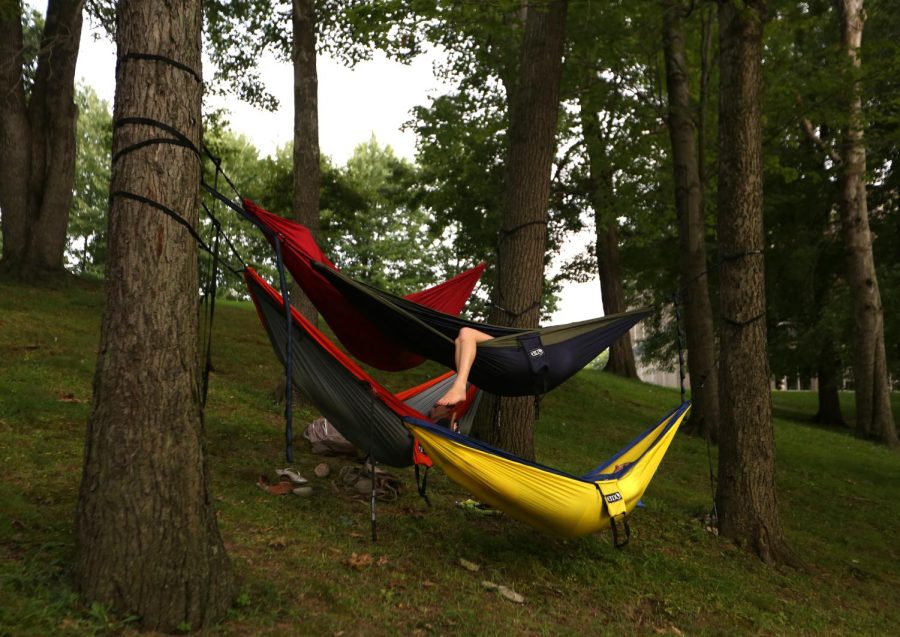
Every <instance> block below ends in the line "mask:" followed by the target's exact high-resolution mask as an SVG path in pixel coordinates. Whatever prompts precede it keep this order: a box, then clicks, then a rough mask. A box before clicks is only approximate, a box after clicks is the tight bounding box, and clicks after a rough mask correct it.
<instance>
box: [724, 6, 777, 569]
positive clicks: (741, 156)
mask: <svg viewBox="0 0 900 637" xmlns="http://www.w3.org/2000/svg"><path fill="white" fill-rule="evenodd" d="M736 4H738V3H737V2H736V0H729V1H726V2H721V3H720V4H719V50H720V78H719V82H720V84H719V189H718V202H717V204H718V214H719V224H718V234H719V251H720V256H721V259H722V266H721V277H722V279H721V291H720V295H721V299H720V303H721V316H722V327H721V362H720V365H719V370H720V381H721V382H720V390H721V405H720V409H721V422H720V427H719V450H720V451H719V483H718V492H717V494H716V504H717V509H718V514H719V530H720V533H721V534H722V535H723V536H724V537H727V538H731V539H733V540H735V541H737V542H739V543H741V544H746V545H748V546H750V547H751V548H752V549H754V550H755V551H756V553H757V554H758V555H759V556H760V558H761V559H763V560H764V561H766V562H767V563H776V562H779V561H782V560H784V559H787V558H788V557H789V553H788V550H787V547H786V544H785V541H784V534H783V531H782V528H781V520H780V518H779V515H778V506H777V502H776V496H775V436H774V430H773V427H772V408H771V396H770V393H769V369H768V359H767V357H766V321H765V313H766V297H765V278H764V270H763V266H764V260H763V207H762V205H763V199H762V196H763V193H762V139H761V131H760V128H761V113H760V74H761V59H762V36H763V19H764V12H765V2H764V1H761V0H755V1H752V0H749V1H746V2H741V3H739V4H740V6H735V5H736Z"/></svg>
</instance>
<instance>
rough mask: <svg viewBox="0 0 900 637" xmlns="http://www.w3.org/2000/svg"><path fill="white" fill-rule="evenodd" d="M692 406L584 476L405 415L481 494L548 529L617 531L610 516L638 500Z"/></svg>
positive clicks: (431, 451)
mask: <svg viewBox="0 0 900 637" xmlns="http://www.w3.org/2000/svg"><path fill="white" fill-rule="evenodd" d="M689 409H690V403H689V402H685V403H683V404H682V405H680V406H679V407H677V408H676V409H675V410H673V411H672V412H671V413H669V414H668V415H667V416H665V417H664V418H663V419H662V420H661V421H659V422H658V423H657V424H656V425H654V426H652V427H650V428H649V429H648V430H647V431H645V432H644V433H642V434H641V435H640V436H638V437H637V438H635V439H634V440H632V441H631V442H630V443H629V444H628V446H626V447H625V448H624V449H622V450H621V451H620V452H619V453H617V454H616V455H615V456H613V457H612V458H611V459H610V460H608V461H607V462H605V463H604V464H602V465H600V466H599V467H597V468H596V469H594V470H593V471H591V472H590V473H587V474H585V475H583V476H581V477H577V476H573V475H569V474H567V473H563V472H562V471H558V470H556V469H552V468H550V467H545V466H543V465H539V464H537V463H534V462H529V461H527V460H523V459H521V458H517V457H516V456H513V455H512V454H509V453H506V452H504V451H502V450H499V449H496V448H494V447H491V446H490V445H487V444H485V443H483V442H480V441H478V440H474V439H471V438H468V437H466V436H463V435H461V434H458V433H454V432H452V431H449V430H447V429H444V428H441V427H438V426H435V425H433V424H431V423H428V422H425V421H422V420H419V419H416V418H405V419H404V420H405V422H406V426H407V428H409V430H410V431H411V432H412V434H413V436H415V437H416V439H417V440H418V441H419V443H421V445H422V447H423V448H424V450H425V452H426V453H427V454H428V456H429V457H430V458H431V459H432V461H433V462H434V464H436V465H437V466H438V467H440V468H441V470H442V471H443V472H444V473H446V474H447V476H448V477H449V478H450V479H451V480H453V481H454V482H456V483H457V484H459V485H460V486H461V487H463V488H465V489H466V490H467V491H469V492H470V493H472V495H473V496H474V497H475V498H476V499H478V500H479V501H481V502H484V503H485V504H489V505H490V506H492V507H494V508H497V509H499V510H501V511H503V512H504V513H506V514H507V515H509V516H510V517H513V518H515V519H517V520H520V521H522V522H524V523H525V524H528V525H530V526H532V527H534V528H536V529H538V530H540V531H543V532H545V533H547V534H550V535H557V536H561V537H577V536H579V535H585V534H588V533H594V532H596V531H600V530H602V529H605V528H607V527H609V526H612V528H613V533H614V535H615V534H616V533H617V526H616V524H612V525H611V524H610V522H611V520H612V521H614V522H620V521H622V522H624V521H625V518H626V516H627V515H628V514H630V513H631V512H632V511H633V510H634V508H635V507H636V506H637V503H638V501H639V500H640V499H641V496H643V495H644V491H645V490H646V489H647V486H648V485H649V484H650V480H652V479H653V475H654V474H655V473H656V469H657V468H658V467H659V463H660V462H661V461H662V458H663V456H664V455H665V453H666V451H667V450H668V448H669V445H670V444H671V442H672V438H674V436H675V432H676V431H677V430H678V426H679V425H680V424H681V422H682V421H683V420H684V417H685V415H686V414H687V412H688V410H689ZM626 531H627V525H626ZM625 542H627V539H626V540H625ZM625 542H622V543H621V544H620V543H619V541H618V538H617V539H616V543H617V545H624V543H625Z"/></svg>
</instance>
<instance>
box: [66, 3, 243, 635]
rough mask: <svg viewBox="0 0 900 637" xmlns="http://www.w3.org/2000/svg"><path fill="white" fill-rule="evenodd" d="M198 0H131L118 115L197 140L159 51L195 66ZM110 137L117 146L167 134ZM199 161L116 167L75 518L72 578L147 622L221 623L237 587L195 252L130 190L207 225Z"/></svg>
mask: <svg viewBox="0 0 900 637" xmlns="http://www.w3.org/2000/svg"><path fill="white" fill-rule="evenodd" d="M200 25H201V10H200V2H199V0H181V1H176V0H170V2H167V3H161V2H123V3H121V4H120V5H119V14H118V24H117V33H116V40H117V45H118V57H119V60H120V62H119V65H118V69H117V76H116V101H115V119H116V120H118V121H121V120H122V118H126V117H144V118H149V119H153V120H156V121H159V122H161V123H164V124H167V125H169V126H172V127H174V128H175V129H177V130H179V131H181V133H182V134H184V135H185V136H186V137H187V138H188V139H189V140H190V141H191V142H192V143H193V144H194V145H195V146H196V147H198V148H199V145H200V134H201V115H200V94H201V85H200V82H199V81H198V79H196V78H195V77H193V76H192V75H191V74H189V73H187V72H185V71H184V70H183V69H181V68H178V67H176V66H173V65H171V64H168V63H166V62H164V61H157V60H146V59H123V58H124V56H125V55H126V54H128V53H143V54H152V55H160V56H164V57H166V58H169V59H171V60H174V61H176V62H178V63H181V64H184V65H186V66H188V67H190V68H191V69H196V70H197V71H199V70H200V66H201V56H200ZM159 132H160V131H159V130H158V129H156V128H154V127H149V126H136V125H125V126H122V127H119V128H116V129H115V133H114V139H113V150H114V151H120V150H122V149H125V148H128V147H129V146H131V145H133V144H136V143H138V142H141V141H143V140H148V139H152V138H154V137H157V136H159ZM199 178H200V166H199V161H198V157H197V155H195V154H193V153H192V152H190V151H189V150H188V149H186V148H183V147H181V146H175V145H171V144H158V145H150V146H147V147H144V148H141V149H138V150H136V151H135V152H130V153H127V154H125V155H123V156H121V157H120V158H119V160H118V161H117V162H116V163H115V164H114V165H113V171H112V182H111V185H110V192H111V193H114V194H113V196H112V199H111V204H110V212H109V233H108V236H109V261H108V274H107V283H106V308H105V311H104V314H103V325H102V331H101V338H100V353H99V356H98V359H97V370H96V374H95V378H94V399H93V407H92V411H91V415H90V418H89V420H88V428H87V435H86V442H85V454H84V471H83V476H82V482H81V492H80V497H79V502H78V509H77V517H76V533H77V537H76V540H77V549H78V557H77V582H78V586H79V588H80V590H81V592H82V594H83V595H84V596H85V597H86V598H87V599H89V600H96V601H99V602H101V603H103V604H108V605H110V606H111V607H112V608H114V609H115V610H116V611H118V612H120V613H122V614H123V615H129V614H133V615H137V616H139V617H140V618H141V619H140V622H141V624H142V626H143V627H144V628H147V629H151V630H160V631H166V632H172V631H175V630H182V629H183V627H184V626H186V625H189V626H190V627H191V628H194V629H197V628H200V627H203V626H209V625H210V624H212V623H213V622H215V621H217V620H218V619H220V618H221V617H222V616H223V615H224V614H225V612H226V610H227V609H228V608H229V606H230V604H231V601H232V599H233V593H234V579H233V576H232V572H231V567H230V564H229V561H228V557H227V556H226V554H225V548H224V546H223V544H222V540H221V537H220V535H219V530H218V527H217V524H216V517H215V511H214V510H213V498H212V494H211V493H210V489H209V473H208V468H207V458H206V448H205V442H204V432H203V426H204V425H203V413H202V411H201V408H200V393H199V392H200V387H199V374H198V367H199V364H198V363H199V358H198V312H197V309H198V308H197V304H198V296H197V289H198V268H197V246H196V244H195V243H194V240H193V239H192V238H191V235H190V234H189V233H188V232H187V230H186V229H185V228H184V227H183V226H182V225H180V224H179V223H177V222H176V221H175V220H173V219H172V218H170V217H169V216H167V215H166V214H164V213H163V212H161V211H160V210H159V209H157V208H156V207H153V206H150V205H147V204H146V203H139V202H137V201H134V200H132V199H130V198H128V197H127V196H123V195H122V194H121V193H133V194H134V195H137V196H140V197H146V198H148V199H150V200H153V201H155V202H157V203H159V204H162V205H163V206H166V207H168V208H169V209H171V210H172V211H174V213H175V214H177V215H179V216H180V217H181V218H183V219H184V221H186V222H187V223H188V224H190V225H192V226H194V227H196V225H197V223H198V212H197V210H198V207H197V206H198V184H199Z"/></svg>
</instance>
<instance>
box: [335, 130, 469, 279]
mask: <svg viewBox="0 0 900 637" xmlns="http://www.w3.org/2000/svg"><path fill="white" fill-rule="evenodd" d="M340 179H341V181H342V183H343V185H344V186H345V187H346V191H347V192H352V193H353V194H354V195H355V198H356V202H355V204H356V205H350V206H347V205H341V204H347V203H348V201H347V199H346V198H343V200H340V199H339V200H332V201H326V202H323V203H324V205H322V215H321V216H322V218H321V224H322V235H323V242H324V244H325V246H326V248H327V252H328V253H329V254H330V255H332V259H333V260H334V261H335V263H336V264H337V265H338V266H339V267H340V268H341V269H342V270H344V271H345V272H347V273H348V274H349V275H350V276H353V277H355V278H358V279H360V280H362V281H366V282H367V283H371V284H373V285H375V286H378V287H381V288H384V289H390V290H392V291H394V292H396V293H399V294H409V293H410V292H414V291H416V290H419V289H421V288H422V287H424V286H426V285H429V284H432V283H436V282H437V281H438V279H439V277H444V276H445V275H447V274H449V273H450V270H451V268H450V267H449V265H448V262H449V260H450V259H449V257H450V254H449V251H448V250H447V248H446V247H445V246H444V245H443V244H442V242H441V241H440V238H441V237H440V235H439V234H437V233H435V232H433V231H432V230H430V226H431V225H432V218H431V216H430V215H429V214H428V212H427V211H426V210H425V209H424V208H422V206H421V204H420V197H419V195H418V188H417V187H416V183H417V180H418V174H417V172H416V170H415V168H414V166H413V165H412V164H410V163H409V162H406V161H404V160H401V159H398V158H396V157H395V156H394V154H393V151H391V149H390V148H389V147H388V148H381V147H379V145H378V142H377V141H376V140H375V138H374V137H372V139H370V140H369V142H367V143H365V144H360V145H359V146H357V147H356V149H355V150H354V153H353V156H352V157H351V158H350V159H349V160H348V161H347V166H346V168H345V169H344V170H343V171H342V173H341V174H340Z"/></svg>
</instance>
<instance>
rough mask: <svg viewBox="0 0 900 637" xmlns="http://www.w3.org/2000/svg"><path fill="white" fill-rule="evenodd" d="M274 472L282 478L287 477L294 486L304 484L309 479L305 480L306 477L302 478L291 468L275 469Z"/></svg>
mask: <svg viewBox="0 0 900 637" xmlns="http://www.w3.org/2000/svg"><path fill="white" fill-rule="evenodd" d="M275 474H276V475H278V476H279V477H281V478H282V479H284V478H287V479H288V480H290V481H291V482H293V483H294V486H300V485H304V484H306V483H307V482H309V480H307V479H306V478H304V477H303V476H301V475H300V474H299V473H297V472H296V471H294V470H293V469H291V468H287V469H275Z"/></svg>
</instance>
